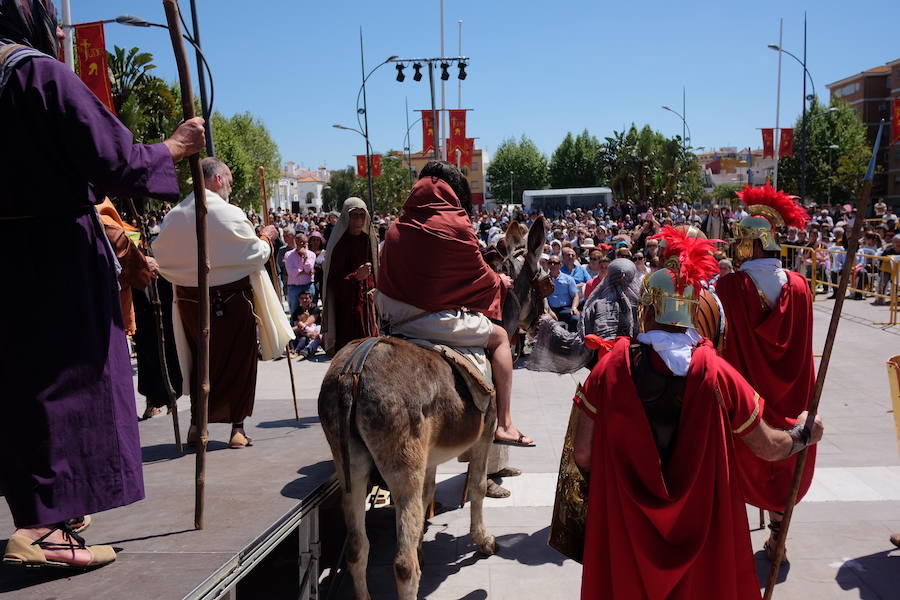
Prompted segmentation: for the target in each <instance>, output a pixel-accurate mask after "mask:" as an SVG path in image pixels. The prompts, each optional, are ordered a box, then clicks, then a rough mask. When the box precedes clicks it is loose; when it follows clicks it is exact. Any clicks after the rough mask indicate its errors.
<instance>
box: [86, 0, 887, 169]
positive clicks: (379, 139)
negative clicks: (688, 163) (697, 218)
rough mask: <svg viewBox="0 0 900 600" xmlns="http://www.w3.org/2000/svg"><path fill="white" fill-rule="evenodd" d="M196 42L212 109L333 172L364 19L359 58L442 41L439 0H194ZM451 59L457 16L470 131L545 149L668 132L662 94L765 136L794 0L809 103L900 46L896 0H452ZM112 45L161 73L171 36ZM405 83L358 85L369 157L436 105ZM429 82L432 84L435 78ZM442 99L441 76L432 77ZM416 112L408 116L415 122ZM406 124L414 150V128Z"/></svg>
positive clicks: (341, 151) (710, 138)
mask: <svg viewBox="0 0 900 600" xmlns="http://www.w3.org/2000/svg"><path fill="white" fill-rule="evenodd" d="M182 4H183V5H184V6H185V10H186V11H187V10H188V7H189V2H188V0H182ZM197 4H198V13H199V15H200V25H201V36H202V42H203V47H204V52H205V54H206V55H207V57H208V59H209V61H210V64H211V66H212V69H213V74H214V76H215V85H216V109H218V110H220V111H222V112H223V113H225V114H228V115H230V114H233V113H235V112H241V111H245V110H249V111H251V112H252V113H254V114H255V115H256V116H258V117H259V118H260V119H262V121H263V122H264V123H265V124H266V125H267V126H268V128H269V130H270V131H271V133H272V136H273V138H274V139H275V141H276V142H277V143H278V145H279V148H280V150H281V154H282V157H283V158H284V159H285V160H293V161H295V162H297V163H299V164H302V165H304V166H307V167H315V166H318V165H319V164H326V165H327V166H328V167H329V168H332V169H333V168H342V167H344V166H346V165H350V164H352V163H353V160H354V159H353V157H354V155H356V154H360V153H362V152H364V143H363V141H362V138H361V137H359V136H358V135H356V134H354V133H352V132H347V131H339V130H337V129H333V128H332V127H331V125H332V124H333V123H342V124H345V125H349V126H356V122H355V116H356V115H355V109H356V106H355V102H356V95H357V91H358V90H359V83H360V62H359V27H360V26H362V27H363V35H364V41H365V53H366V66H367V70H368V69H371V68H372V67H374V66H375V65H376V64H378V63H379V62H381V61H382V60H384V59H385V58H387V57H388V56H391V55H394V54H396V55H400V56H401V57H418V56H437V55H439V53H440V40H439V34H440V26H439V18H440V16H439V2H438V0H425V1H420V2H396V1H391V0H387V1H385V0H382V1H380V2H350V1H340V0H327V1H319V2H306V1H300V0H294V1H288V0H259V1H257V2H237V1H236V0H197ZM445 4H446V7H445V31H446V46H445V53H446V54H448V55H456V53H457V44H458V29H457V28H458V26H457V21H458V20H463V21H464V24H463V54H465V55H467V56H469V57H471V62H470V65H469V68H468V69H467V71H468V78H467V79H466V80H465V81H464V82H463V87H462V99H463V107H464V108H471V109H474V111H473V112H470V113H469V125H468V135H469V136H470V137H477V138H478V140H477V142H476V145H477V146H479V147H482V148H486V149H487V150H488V151H489V152H491V153H493V151H494V150H495V149H496V147H497V145H498V144H499V143H500V142H501V141H502V140H503V139H505V138H507V137H510V136H515V137H518V136H520V135H522V134H523V133H524V134H526V135H528V136H529V137H530V138H531V139H533V140H534V141H535V143H536V144H537V145H538V147H539V148H540V149H541V150H542V151H543V152H544V153H545V154H547V155H548V156H549V155H550V153H552V152H553V150H554V148H555V147H556V146H557V145H558V144H559V142H560V141H561V140H562V139H563V137H564V136H565V134H566V132H567V131H573V132H578V131H581V130H582V129H584V128H587V129H588V130H589V131H590V132H591V133H593V134H595V135H597V136H598V137H601V138H602V137H603V136H606V135H610V134H611V133H612V131H613V130H621V129H622V128H623V126H626V125H628V124H630V123H631V122H635V123H637V124H638V125H641V124H644V123H646V124H649V125H650V126H651V127H653V128H654V129H657V130H659V131H661V132H663V133H664V134H667V135H675V134H680V133H681V121H680V120H679V119H678V117H676V116H675V115H673V114H671V113H669V112H667V111H664V110H662V109H661V108H660V106H661V105H664V104H666V105H669V106H671V107H672V108H674V109H676V110H678V111H679V112H680V110H681V90H682V86H685V88H686V90H687V106H686V108H687V110H686V116H687V122H688V125H689V126H690V128H691V131H692V133H693V139H692V142H693V145H694V146H705V147H707V148H712V147H719V146H741V147H746V146H748V145H750V146H753V147H758V146H759V145H760V134H759V131H757V128H758V127H771V126H774V123H775V88H776V68H777V53H776V52H773V51H772V50H769V49H767V48H766V45H767V44H770V43H777V41H778V39H777V38H778V21H779V17H783V18H784V47H785V48H786V49H787V50H790V51H791V52H793V53H795V54H797V55H798V56H801V57H802V51H803V11H804V9H806V10H808V11H809V13H808V50H807V52H808V61H807V63H808V68H809V71H810V73H811V74H812V77H813V79H814V81H815V85H816V90H817V92H818V93H819V96H820V97H826V98H827V89H826V88H825V85H826V84H828V83H831V82H833V81H836V80H838V79H841V78H843V77H846V76H848V75H851V74H854V73H857V72H859V71H862V70H865V69H868V68H871V67H875V66H878V65H882V64H884V63H886V62H888V61H890V60H893V59H896V58H900V44H898V43H897V39H898V38H897V23H900V2H898V1H897V0H869V1H865V0H864V1H858V2H854V3H847V2H844V1H837V0H818V1H816V2H807V3H801V2H793V1H789V0H785V1H780V2H777V1H770V0H761V1H757V2H744V3H740V2H730V3H729V2H710V1H704V2H671V1H659V0H651V1H644V2H640V1H638V2H634V1H633V2H608V1H594V2H589V1H569V2H565V1H562V2H560V1H557V2H536V1H530V0H520V1H518V2H516V1H510V0H481V1H478V2H476V1H473V0H457V1H447V2H445ZM71 5H72V15H73V20H74V21H75V22H85V21H93V20H98V19H106V18H113V17H115V16H117V15H119V14H123V13H131V14H135V15H138V16H141V17H143V18H145V19H147V20H150V21H156V22H164V21H165V17H164V14H163V10H162V3H161V2H159V1H153V0H116V1H115V2H111V1H109V0H107V1H102V0H71ZM106 39H107V46H108V47H109V48H112V45H113V44H117V45H119V46H125V47H131V46H140V47H141V48H142V49H145V50H149V51H151V52H153V54H154V55H155V57H156V64H157V65H158V67H159V68H158V70H157V73H158V74H159V75H160V76H162V77H164V78H166V79H174V77H175V68H174V61H173V59H172V53H171V47H170V46H169V41H168V37H167V35H166V34H165V32H164V31H162V30H159V29H137V28H132V27H125V26H122V25H117V24H110V25H108V26H107V28H106ZM411 71H412V70H411V69H407V78H406V81H405V82H404V83H397V82H396V81H395V79H394V76H395V75H396V71H395V70H394V69H393V68H391V65H385V66H384V67H382V68H381V69H379V70H378V71H377V72H376V73H375V74H374V75H372V77H371V79H370V80H369V83H368V84H367V91H368V103H369V117H370V119H369V131H370V137H371V140H372V145H373V147H374V149H375V150H376V151H377V152H383V151H386V150H388V149H399V148H402V146H403V138H404V135H405V133H406V120H405V116H404V100H405V99H408V100H409V106H410V109H422V108H427V107H428V105H429V93H428V80H427V77H424V78H423V80H422V81H421V82H418V83H416V82H414V81H413V80H412V76H411V75H412V73H411ZM782 77H783V79H782V98H781V118H782V124H785V123H788V124H790V122H792V121H793V119H794V118H795V117H796V116H797V115H798V114H799V112H800V110H801V97H802V89H801V85H802V79H801V77H802V68H801V67H800V65H799V64H797V63H796V62H794V61H793V60H792V59H790V58H789V57H787V56H785V59H784V63H783V75H782ZM438 81H439V80H438ZM456 82H457V80H456V69H455V68H453V69H451V79H450V80H449V81H448V82H447V83H448V85H447V94H446V95H447V107H448V108H456V104H457V85H456ZM437 93H438V102H440V86H437ZM415 118H416V117H415V116H411V117H410V122H412V120H413V119H415ZM419 132H420V129H419V128H413V148H414V149H416V148H419V147H420V146H419V145H420V144H421V134H420V133H419Z"/></svg>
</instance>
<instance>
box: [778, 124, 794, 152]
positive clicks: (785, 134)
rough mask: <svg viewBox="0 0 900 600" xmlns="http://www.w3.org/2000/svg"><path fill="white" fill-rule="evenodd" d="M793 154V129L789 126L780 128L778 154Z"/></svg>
mask: <svg viewBox="0 0 900 600" xmlns="http://www.w3.org/2000/svg"><path fill="white" fill-rule="evenodd" d="M793 155H794V130H793V129H790V128H786V129H782V130H781V140H780V141H779V142H778V156H779V157H781V156H793Z"/></svg>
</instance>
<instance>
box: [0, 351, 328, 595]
mask: <svg viewBox="0 0 900 600" xmlns="http://www.w3.org/2000/svg"><path fill="white" fill-rule="evenodd" d="M295 364H296V363H295ZM310 367H313V368H310ZM326 367H327V364H325V363H321V364H316V365H309V367H306V368H304V369H303V370H302V371H301V370H300V369H297V368H295V375H296V380H297V394H298V397H299V398H300V402H301V406H300V414H301V420H300V422H297V421H296V420H295V419H294V409H293V406H292V402H291V395H290V383H289V379H288V371H287V365H286V363H285V362H284V360H281V361H276V362H270V363H260V370H259V380H258V384H257V400H256V406H255V409H254V412H253V416H252V417H250V418H249V419H247V422H246V426H247V432H248V435H249V436H250V437H251V438H253V447H250V448H245V449H241V450H232V449H230V448H228V446H227V440H228V437H227V436H228V435H229V432H230V427H229V426H228V425H226V424H213V425H211V426H210V440H211V441H210V444H209V453H208V455H207V477H206V518H205V528H204V529H203V530H202V531H195V530H194V527H193V525H194V521H193V519H194V517H193V514H194V466H195V455H194V453H193V451H191V450H189V449H187V448H186V452H185V453H184V454H178V453H177V452H176V450H175V445H174V437H173V434H172V419H171V417H169V416H163V415H161V416H158V417H156V418H153V419H150V420H148V421H144V422H142V423H140V432H141V444H142V451H143V459H144V481H145V485H146V499H145V500H143V501H141V502H138V503H136V504H132V505H131V506H126V507H122V508H118V509H115V510H111V511H108V512H104V513H100V514H98V515H94V523H93V525H92V526H91V527H90V528H89V529H88V530H87V531H86V532H85V537H86V538H87V540H88V542H89V543H91V544H110V545H112V546H114V547H116V548H117V549H118V550H119V554H118V558H117V560H116V563H115V564H113V565H109V566H107V567H104V568H101V569H97V570H95V571H90V572H87V573H83V574H78V575H73V574H72V573H60V572H59V571H58V570H49V569H21V568H14V567H6V566H2V567H0V598H15V599H16V600H47V599H49V598H54V599H59V600H82V599H84V600H88V599H90V600H101V599H109V600H144V599H147V600H169V599H182V598H185V599H191V600H195V599H196V600H199V599H213V598H229V599H234V598H241V599H242V600H245V599H247V598H301V599H305V598H317V597H318V596H317V591H318V584H319V581H318V578H319V573H320V570H321V566H322V565H321V564H320V557H321V554H322V553H323V552H328V551H329V549H326V548H323V543H322V542H323V540H322V539H321V538H322V537H325V538H329V539H327V540H325V544H324V545H326V546H327V545H329V541H330V542H331V545H330V546H329V548H331V547H332V546H333V547H334V548H333V554H335V555H336V554H337V552H339V550H340V545H341V543H342V542H343V533H342V532H341V531H340V530H338V531H337V532H336V533H335V534H334V535H329V534H328V527H329V524H330V523H335V522H336V525H337V526H338V527H342V523H341V522H340V518H339V517H338V518H333V517H331V516H323V515H331V514H332V513H330V512H328V511H327V510H326V508H327V507H329V506H334V501H335V500H336V499H337V497H338V494H337V489H338V486H337V483H336V481H335V480H334V478H333V474H334V468H333V463H332V460H331V453H330V452H329V450H328V444H327V443H326V441H325V438H324V436H323V434H322V430H321V427H320V426H319V419H318V416H317V410H316V397H317V396H318V391H319V385H320V382H321V374H320V373H324V371H325V368H326ZM312 373H315V376H312ZM139 398H140V402H143V399H142V397H139ZM179 405H180V408H181V411H180V412H179V417H180V423H181V431H182V436H183V437H184V436H185V435H186V434H187V429H188V421H189V415H188V411H187V407H188V406H189V401H188V399H187V398H182V399H181V400H180V402H179ZM138 409H139V412H143V406H142V405H141V406H139V407H138ZM86 434H87V435H89V434H90V433H89V432H86ZM333 514H335V515H338V514H339V513H336V512H335V513H333ZM323 521H324V523H323ZM320 525H322V527H320ZM13 529H14V528H13V525H12V520H11V517H10V514H9V511H8V508H7V506H6V503H5V502H0V536H3V538H4V539H2V540H0V544H5V542H6V540H5V537H6V536H7V535H9V533H11V532H12V531H13Z"/></svg>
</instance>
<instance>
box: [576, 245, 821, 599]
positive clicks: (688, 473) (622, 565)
mask: <svg viewBox="0 0 900 600" xmlns="http://www.w3.org/2000/svg"><path fill="white" fill-rule="evenodd" d="M660 237H662V238H663V239H665V240H666V246H665V248H664V259H665V267H664V268H662V269H660V270H659V271H656V272H655V273H653V274H652V275H650V276H648V277H647V278H645V279H644V281H643V283H642V286H641V291H640V317H639V320H640V325H641V330H642V333H640V334H639V335H638V336H637V338H636V339H632V338H628V337H620V338H618V339H617V340H616V341H615V343H614V345H613V346H612V349H611V350H610V351H609V353H608V354H606V355H605V356H603V358H602V359H601V360H600V361H599V362H598V363H597V365H596V366H595V367H594V368H593V370H592V372H591V374H590V376H589V377H588V378H587V380H586V381H585V384H584V387H583V388H582V389H580V390H578V392H577V393H576V397H575V399H574V401H575V403H576V404H577V405H578V407H579V408H580V409H581V411H580V413H579V420H578V424H577V431H576V434H575V442H574V456H575V462H576V464H577V465H578V466H579V467H580V468H581V469H582V470H583V472H589V473H590V474H589V476H588V477H589V487H588V490H589V491H588V495H587V519H586V528H585V529H586V530H585V542H584V571H583V580H582V593H581V597H582V598H584V599H595V598H596V599H599V598H647V599H650V600H656V599H659V600H662V599H666V600H682V599H684V600H687V599H690V600H706V599H709V600H713V599H721V598H729V599H731V600H749V599H750V598H757V599H758V598H759V584H758V581H757V577H756V567H755V563H754V559H753V553H752V550H751V547H750V536H749V531H748V524H747V513H746V510H745V507H744V496H743V492H742V490H741V481H740V480H739V478H738V477H737V475H736V474H735V469H734V465H735V462H736V455H735V452H736V449H742V450H743V449H746V450H747V451H748V452H750V453H752V454H753V455H754V456H757V457H759V459H760V460H763V461H778V460H783V459H785V458H787V457H789V456H793V455H794V454H796V453H797V452H799V451H800V450H802V449H803V448H804V447H806V445H807V444H814V443H816V442H818V440H819V439H821V437H822V433H823V426H822V423H821V420H820V419H818V418H816V420H815V424H814V425H813V427H812V432H811V437H810V438H809V439H808V440H807V439H805V438H804V436H803V432H802V426H803V425H804V424H805V421H806V413H805V412H803V413H801V414H800V415H799V416H797V417H796V423H797V424H796V426H795V427H794V428H793V429H791V430H790V431H783V430H779V429H774V428H772V427H771V426H769V425H767V424H766V421H765V420H764V419H763V415H764V413H763V410H764V408H767V405H766V403H765V401H764V400H763V398H761V397H760V395H759V394H757V393H756V392H755V391H754V389H753V388H752V387H751V386H750V385H749V384H748V383H747V381H746V380H745V379H744V378H743V377H742V376H741V375H740V374H739V373H738V372H737V371H736V370H735V369H734V368H733V367H732V366H731V365H730V364H728V363H727V362H726V361H725V360H723V359H722V358H720V357H719V356H718V355H717V354H716V351H715V349H714V348H713V345H712V343H711V342H710V341H709V340H708V339H705V338H701V337H700V336H699V335H698V334H697V332H696V330H695V325H696V322H695V317H696V312H697V310H698V307H699V304H700V302H699V293H700V290H701V289H702V287H701V286H702V282H703V281H706V280H708V279H709V278H710V277H712V276H713V275H714V274H715V273H717V272H718V264H717V263H716V261H715V259H714V258H713V255H712V254H713V251H714V250H715V247H714V246H713V244H712V242H711V241H709V240H705V239H700V238H692V237H689V236H688V235H686V234H685V233H684V232H680V231H678V230H676V229H675V228H672V227H666V228H664V230H663V232H662V233H661V234H660ZM735 440H739V441H740V443H738V442H736V441H735Z"/></svg>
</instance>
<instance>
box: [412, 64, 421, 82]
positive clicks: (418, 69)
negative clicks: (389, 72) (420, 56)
mask: <svg viewBox="0 0 900 600" xmlns="http://www.w3.org/2000/svg"><path fill="white" fill-rule="evenodd" d="M413 71H415V73H413V81H422V64H421V63H413Z"/></svg>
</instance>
